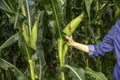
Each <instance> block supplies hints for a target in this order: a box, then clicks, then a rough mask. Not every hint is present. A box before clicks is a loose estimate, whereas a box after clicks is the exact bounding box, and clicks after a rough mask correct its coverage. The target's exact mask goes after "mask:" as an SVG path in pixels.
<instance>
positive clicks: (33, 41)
mask: <svg viewBox="0 0 120 80" xmlns="http://www.w3.org/2000/svg"><path fill="white" fill-rule="evenodd" d="M37 27H38V21H36V22H35V23H34V26H33V28H32V33H31V35H30V40H29V45H30V47H31V48H33V49H36V41H37Z"/></svg>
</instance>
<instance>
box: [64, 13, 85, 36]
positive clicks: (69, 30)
mask: <svg viewBox="0 0 120 80" xmlns="http://www.w3.org/2000/svg"><path fill="white" fill-rule="evenodd" d="M83 16H84V13H83V12H82V13H81V14H80V15H79V16H78V17H76V18H75V19H73V20H72V21H71V22H70V23H69V24H68V25H67V26H66V27H65V28H64V29H63V32H64V33H65V34H66V35H67V36H70V35H71V34H72V33H73V32H74V31H75V29H76V28H77V27H78V25H79V23H80V22H81V21H82V19H83Z"/></svg>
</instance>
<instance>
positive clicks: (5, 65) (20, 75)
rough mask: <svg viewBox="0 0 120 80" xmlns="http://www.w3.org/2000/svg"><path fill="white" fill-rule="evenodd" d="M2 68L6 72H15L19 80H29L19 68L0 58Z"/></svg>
mask: <svg viewBox="0 0 120 80" xmlns="http://www.w3.org/2000/svg"><path fill="white" fill-rule="evenodd" d="M0 67H1V68H3V69H4V70H8V69H10V70H11V71H12V72H14V75H15V76H16V78H17V80H27V79H26V77H25V76H24V74H23V73H22V72H21V71H20V70H19V69H18V68H16V67H15V66H14V65H12V64H11V63H9V62H7V61H6V60H4V59H2V58H0Z"/></svg>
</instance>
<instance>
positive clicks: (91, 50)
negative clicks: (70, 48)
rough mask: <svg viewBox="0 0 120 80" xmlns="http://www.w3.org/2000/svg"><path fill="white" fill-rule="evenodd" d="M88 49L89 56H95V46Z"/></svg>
mask: <svg viewBox="0 0 120 80" xmlns="http://www.w3.org/2000/svg"><path fill="white" fill-rule="evenodd" d="M88 48H89V56H93V54H94V51H95V47H94V45H88Z"/></svg>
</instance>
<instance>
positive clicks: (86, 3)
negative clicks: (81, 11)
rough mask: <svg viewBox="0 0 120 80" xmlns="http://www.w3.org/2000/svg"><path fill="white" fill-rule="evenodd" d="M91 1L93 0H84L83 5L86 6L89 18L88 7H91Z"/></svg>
mask: <svg viewBox="0 0 120 80" xmlns="http://www.w3.org/2000/svg"><path fill="white" fill-rule="evenodd" d="M92 1H93V0H85V6H86V10H87V13H88V17H89V18H90V9H91V4H92Z"/></svg>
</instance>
